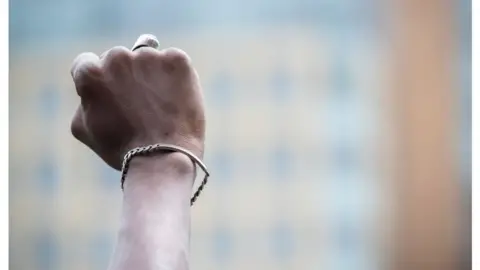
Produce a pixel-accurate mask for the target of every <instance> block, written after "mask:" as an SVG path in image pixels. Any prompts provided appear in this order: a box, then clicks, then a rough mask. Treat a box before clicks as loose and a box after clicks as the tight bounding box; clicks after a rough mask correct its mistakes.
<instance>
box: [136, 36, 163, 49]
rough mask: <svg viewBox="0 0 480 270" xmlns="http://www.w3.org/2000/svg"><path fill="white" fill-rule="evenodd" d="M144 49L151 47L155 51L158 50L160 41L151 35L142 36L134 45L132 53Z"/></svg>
mask: <svg viewBox="0 0 480 270" xmlns="http://www.w3.org/2000/svg"><path fill="white" fill-rule="evenodd" d="M142 47H150V48H153V49H158V47H159V42H158V39H157V38H156V37H155V36H154V35H150V34H144V35H141V36H140V37H139V38H138V39H137V41H136V42H135V44H134V45H133V48H132V51H135V50H138V49H140V48H142Z"/></svg>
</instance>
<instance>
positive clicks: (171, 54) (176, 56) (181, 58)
mask: <svg viewBox="0 0 480 270" xmlns="http://www.w3.org/2000/svg"><path fill="white" fill-rule="evenodd" d="M165 59H166V60H167V61H168V62H170V63H172V64H174V65H177V66H188V65H190V57H189V56H188V54H187V53H186V52H184V51H183V50H181V49H178V48H168V49H166V50H165Z"/></svg>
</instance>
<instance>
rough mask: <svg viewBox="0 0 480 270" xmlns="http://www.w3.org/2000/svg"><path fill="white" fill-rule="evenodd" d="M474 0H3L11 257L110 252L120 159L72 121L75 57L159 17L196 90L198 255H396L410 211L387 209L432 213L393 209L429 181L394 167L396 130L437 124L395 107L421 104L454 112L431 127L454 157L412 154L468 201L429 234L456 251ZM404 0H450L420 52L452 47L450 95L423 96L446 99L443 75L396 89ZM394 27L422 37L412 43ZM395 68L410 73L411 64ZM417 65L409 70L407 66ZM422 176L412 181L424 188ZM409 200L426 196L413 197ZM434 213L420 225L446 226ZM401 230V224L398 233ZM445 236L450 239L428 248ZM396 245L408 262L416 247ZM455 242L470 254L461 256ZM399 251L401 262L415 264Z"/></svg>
mask: <svg viewBox="0 0 480 270" xmlns="http://www.w3.org/2000/svg"><path fill="white" fill-rule="evenodd" d="M467 2H468V1H459V2H458V3H457V2H453V1H443V2H442V3H445V5H447V4H448V7H451V9H450V11H452V13H441V12H445V11H446V10H448V9H445V6H443V5H442V4H438V3H439V1H437V2H435V1H424V2H422V3H423V5H420V4H419V5H418V7H417V8H418V10H417V8H416V7H415V6H414V5H413V4H412V3H413V2H412V1H396V2H385V1H375V0H360V1H351V0H341V1H338V0H337V1H333V0H319V1H305V0H302V1H293V0H291V1H251V0H247V1H233V0H230V1H197V2H185V1H150V0H140V1H135V2H132V1H129V2H127V1H101V2H97V1H83V2H79V1H55V0H49V1H31V0H14V1H10V268H11V269H19V270H20V269H22V270H23V269H39V270H43V269H51V270H55V269H73V270H74V269H106V267H107V265H108V260H109V256H110V253H111V251H112V248H113V246H114V243H115V237H116V233H117V228H118V225H119V217H120V207H121V190H120V184H119V180H120V175H119V173H118V172H115V171H113V170H112V169H110V168H109V167H107V166H106V165H105V164H103V162H102V161H101V160H100V159H99V158H97V157H96V156H95V155H94V154H93V153H91V151H90V150H88V149H87V148H86V147H84V146H82V145H81V144H80V143H79V142H77V141H75V140H74V139H73V137H72V136H71V135H70V128H69V127H70V120H71V117H72V116H73V113H74V111H75V110H76V107H77V106H78V102H79V100H78V97H77V96H76V93H75V91H74V88H73V83H72V81H71V79H70V74H69V68H70V64H71V61H72V60H73V59H74V57H75V56H76V55H77V54H78V53H80V52H83V51H93V52H95V53H97V54H100V53H102V52H103V51H104V50H106V49H108V48H110V47H112V46H115V45H119V44H123V45H125V46H127V47H130V46H131V45H132V44H133V42H134V41H135V40H136V38H137V37H138V35H140V34H143V33H152V34H155V35H156V36H157V37H158V38H159V40H160V43H161V46H162V47H170V46H175V47H180V48H182V49H184V50H185V51H187V52H188V53H189V54H190V56H191V58H192V59H193V62H194V64H195V66H196V68H197V69H198V72H199V74H200V77H201V80H202V85H203V88H204V92H205V97H206V102H207V106H206V107H207V117H208V118H207V120H208V123H207V142H206V157H205V159H206V160H205V161H206V164H207V165H208V166H209V167H210V170H211V172H212V177H211V181H210V184H209V185H208V186H207V188H206V190H205V192H204V193H203V194H202V196H201V197H200V199H199V201H198V204H197V205H195V206H194V207H193V208H192V215H193V216H192V222H193V223H192V251H191V256H192V261H191V262H192V267H191V268H192V269H328V270H330V269H331V270H337V269H338V270H341V269H356V270H362V269H366V270H375V269H388V268H389V266H390V261H391V260H390V259H391V258H392V257H395V256H397V253H396V251H395V249H394V248H392V246H394V245H393V244H392V243H394V242H395V243H396V242H399V241H395V236H394V235H396V234H395V233H394V231H395V229H396V227H398V226H397V225H398V224H404V223H401V222H398V219H402V218H403V219H404V220H407V221H408V220H414V222H413V223H409V222H406V223H405V224H407V225H405V226H414V227H415V226H417V225H415V224H417V223H415V222H420V223H421V224H425V222H426V223H427V224H428V222H429V219H428V217H425V218H424V219H420V221H415V220H416V219H415V218H413V219H412V216H409V215H408V214H407V215H406V216H402V215H400V214H399V213H398V212H397V210H395V209H403V208H402V207H398V201H396V198H398V197H400V198H402V196H405V195H402V193H399V190H398V185H397V184H398V183H399V182H401V183H403V182H404V183H418V182H421V181H423V180H422V179H426V181H431V182H428V183H429V185H431V186H429V187H431V188H433V189H430V190H435V187H436V182H434V181H433V179H435V177H436V176H435V175H434V176H432V175H431V174H426V178H422V175H421V174H420V176H419V175H418V174H415V173H414V172H413V173H412V174H411V175H410V177H409V176H406V175H407V173H411V171H410V170H408V168H407V169H406V170H405V171H404V173H405V174H402V173H401V174H399V173H397V172H398V167H397V166H395V165H398V162H399V159H400V160H402V156H399V155H397V154H398V153H397V150H396V147H397V146H398V145H403V146H402V147H404V149H416V148H412V147H414V144H412V141H413V140H405V138H410V137H413V138H414V139H415V138H418V136H420V137H421V136H424V138H425V141H428V138H430V136H431V134H429V132H430V131H431V129H429V127H428V126H424V127H423V128H422V126H421V125H419V126H418V129H416V131H415V130H413V131H411V132H409V131H406V130H408V129H407V128H405V129H404V124H402V123H404V122H402V121H404V120H406V121H405V122H407V123H408V122H409V120H412V119H414V118H415V116H419V114H422V112H424V111H422V109H421V107H425V108H426V112H427V113H430V115H431V116H432V119H433V118H434V119H436V120H435V121H437V120H439V119H440V118H439V117H441V116H447V120H446V121H448V123H447V122H445V123H443V124H445V125H443V124H440V127H439V129H434V130H440V131H451V133H449V134H450V135H451V137H450V136H449V137H448V138H447V139H451V141H449V143H447V144H445V145H444V146H445V148H442V149H443V150H442V152H441V153H442V154H445V155H447V156H448V161H442V162H445V163H442V162H437V163H435V162H436V161H435V159H428V160H429V161H428V162H430V160H432V161H431V162H433V163H428V162H426V163H424V161H423V160H417V161H412V163H410V165H411V166H415V164H420V165H419V166H420V167H421V168H422V169H421V171H423V170H428V169H429V168H428V167H425V166H426V165H425V164H433V165H431V166H432V167H431V168H433V169H438V170H442V169H445V170H448V172H449V174H448V175H445V176H442V177H441V178H442V179H441V181H439V183H446V184H448V186H452V187H454V189H453V190H451V192H450V191H447V192H446V193H441V194H440V195H439V196H437V199H436V200H437V202H446V204H447V206H451V207H450V208H449V209H450V210H451V211H454V210H455V209H465V212H464V214H461V215H458V216H455V217H452V216H451V215H449V214H448V213H447V214H446V215H442V214H441V213H440V214H439V220H443V219H445V220H446V221H447V223H448V224H450V223H449V220H450V221H451V220H452V219H455V220H457V218H458V224H460V225H459V227H458V228H460V229H455V230H456V231H455V233H456V234H455V235H454V236H453V237H452V238H451V240H448V241H453V242H451V243H453V244H449V243H450V242H448V241H447V240H445V241H443V240H442V239H440V240H439V242H437V243H439V245H440V246H442V245H444V246H448V247H447V248H446V249H445V250H446V251H445V250H444V251H441V252H446V253H449V252H450V251H449V249H448V248H450V247H451V246H452V245H457V242H458V243H460V244H459V245H462V246H461V247H458V249H457V247H456V246H455V247H453V248H452V250H454V251H452V252H454V253H455V252H460V253H462V254H467V253H468V245H467V244H465V243H466V242H467V241H469V240H468V237H465V235H466V232H467V230H468V228H467V227H468V226H466V225H465V224H468V223H469V222H470V221H469V220H468V218H467V217H469V211H468V207H469V206H468V202H469V197H468V196H469V194H470V178H471V176H470V174H469V173H470V166H471V165H470V152H469V151H470V144H471V143H470V142H471V138H470V137H469V136H470V117H471V113H470V85H469V82H470V78H469V74H470V69H469V61H470V47H469V44H470V30H469V27H470V19H469V16H470V15H469V13H470V6H469V3H467ZM405 3H410V4H405ZM398 5H399V6H403V7H404V8H405V10H407V11H409V12H411V14H413V13H415V12H414V11H416V10H417V12H418V13H419V15H418V16H417V17H415V18H417V21H415V22H417V23H421V18H423V17H425V18H427V17H429V16H430V15H431V14H430V13H428V10H430V8H431V7H437V8H438V10H437V9H434V10H436V11H439V12H440V13H438V14H439V15H435V16H430V17H434V19H432V20H431V21H433V22H442V21H443V18H444V19H445V21H443V22H445V25H447V26H451V28H448V30H445V31H444V32H441V33H440V34H439V35H440V36H435V37H436V38H438V40H440V41H444V40H447V41H449V42H450V43H451V44H452V46H449V47H448V48H450V49H451V51H450V52H449V56H448V58H446V59H447V60H444V61H443V60H441V61H440V62H429V61H430V60H425V61H424V62H425V63H424V64H425V68H426V69H429V68H433V66H435V64H440V65H443V64H448V61H451V62H452V63H451V64H452V67H451V69H450V70H451V71H450V72H447V71H444V73H439V74H440V75H448V76H446V77H445V76H444V77H439V78H438V79H439V80H440V81H441V80H442V79H444V80H448V82H449V84H448V85H447V86H441V85H440V87H443V88H442V90H441V91H442V92H441V93H444V94H446V95H448V96H445V97H443V98H440V99H434V100H437V101H441V102H442V103H441V105H442V106H446V108H448V109H447V110H446V112H442V108H439V107H438V106H437V105H438V104H437V103H435V104H433V106H429V104H428V97H429V96H428V95H435V94H436V93H437V92H436V90H435V89H436V88H435V87H436V86H437V85H439V84H437V83H438V82H437V83H435V82H436V79H434V80H433V82H431V83H430V84H428V82H426V83H425V84H423V85H420V87H418V86H419V85H417V84H414V85H413V87H407V88H408V89H409V90H410V91H405V92H404V93H403V92H402V89H399V88H401V86H400V85H402V84H398V85H399V87H395V86H396V85H397V84H396V83H393V82H392V78H393V81H394V80H395V78H397V77H399V76H395V75H396V72H398V69H397V68H398V66H396V65H395V64H394V60H393V59H394V57H392V54H394V55H395V53H394V52H395V50H397V49H399V48H396V46H395V44H396V43H395V44H394V40H395V37H394V36H396V35H397V33H396V32H395V31H393V30H392V29H398V28H397V27H398V26H397V25H396V24H397V23H399V24H400V25H401V26H402V25H407V26H405V27H403V28H402V27H400V29H404V30H405V32H406V33H407V34H405V36H408V37H411V38H415V35H414V34H411V35H410V34H408V33H411V32H409V31H412V29H415V27H414V26H412V25H410V26H408V21H407V20H405V18H403V20H402V17H401V14H399V13H396V10H397V9H396V7H397V6H398ZM415 14H417V13H415ZM429 14H430V15H429ZM435 14H437V13H435ZM396 16H397V17H400V19H398V20H396V19H395V18H397V17H396ZM442 16H444V17H442ZM421 29H423V30H424V31H427V32H428V30H429V29H430V28H428V26H426V27H425V28H421ZM442 33H444V34H445V33H446V34H445V36H443V35H442ZM449 33H450V34H449ZM419 40H421V39H419ZM425 40H427V41H426V42H427V44H430V43H428V39H425ZM450 43H449V44H450ZM405 44H406V46H405V47H404V48H407V49H408V48H410V49H413V50H415V49H416V48H418V47H416V46H417V45H418V46H420V47H421V44H422V43H416V45H415V43H408V42H406V43H405ZM412 44H413V45H412ZM419 44H420V45H419ZM409 45H411V46H410V47H409ZM430 45H431V44H430ZM442 48H444V47H442ZM444 49H445V48H444ZM400 50H402V48H400ZM444 52H445V51H442V53H444ZM403 53H406V51H403ZM406 55H407V56H406V57H408V52H407V53H406ZM432 56H436V54H433V55H432ZM426 59H430V58H426ZM432 61H433V60H432ZM417 62H418V64H419V65H421V64H422V60H420V59H419V60H418V61H417ZM403 68H404V71H406V72H405V73H406V74H407V75H406V76H408V70H409V67H408V66H403ZM415 74H416V73H415V72H414V71H411V76H410V77H409V78H410V79H409V80H413V81H415V80H417V77H415V76H414V75H415ZM432 77H433V78H435V75H432ZM432 77H429V78H432ZM407 80H408V78H407ZM402 82H404V81H402ZM422 86H426V87H427V88H428V89H425V91H426V93H427V95H424V96H422V98H423V99H422V100H423V101H426V103H425V104H424V105H422V106H419V105H418V104H417V103H414V101H415V100H417V99H416V96H415V95H416V93H419V91H420V90H421V88H422ZM419 89H420V90H419ZM403 98H404V99H403ZM409 101H410V102H409ZM402 102H405V103H402ZM404 105H405V106H404ZM410 105H411V106H412V107H408V106H410ZM397 108H400V110H397ZM402 108H403V109H404V111H405V108H406V109H407V111H408V112H410V114H408V113H407V114H405V113H402V110H401V109H402ZM409 108H411V110H410V109H409ZM429 108H433V109H431V110H430V109H429ZM398 116H400V117H398ZM427 121H428V119H427ZM415 127H417V126H415ZM399 131H401V132H399ZM408 134H409V135H408ZM414 135H418V136H414ZM409 136H410V137H409ZM399 137H400V138H399ZM445 140H446V138H443V137H442V138H439V139H438V140H437V141H435V142H436V143H439V144H443V143H444V142H445ZM399 142H400V143H399ZM422 142H424V141H419V142H418V143H419V144H420V145H422ZM403 143H404V144H403ZM436 146H437V145H436V144H435V145H432V146H431V147H436ZM448 147H449V148H448ZM447 148H448V149H447ZM422 149H424V150H422ZM431 149H432V148H428V147H426V148H419V149H418V152H410V154H411V155H412V157H413V158H415V157H419V156H420V157H431V156H429V155H424V153H430V152H429V151H430V150H431ZM422 153H423V154H422ZM414 160H416V159H414ZM407 163H408V162H407ZM402 164H403V163H402ZM438 164H443V165H445V166H442V168H437V167H435V166H436V165H438ZM402 177H404V178H402ZM409 179H410V180H411V182H409V181H408V180H409ZM412 179H414V180H412ZM415 179H417V180H415ZM418 179H420V180H418ZM404 180H405V181H404ZM460 180H461V181H460ZM408 187H410V188H413V189H414V190H416V189H415V188H414V185H413V184H412V185H410V184H408V185H407V189H408ZM462 188H463V190H464V191H463V193H461V194H460V193H459V194H456V193H455V190H459V191H461V190H462ZM420 190H421V191H419V192H423V193H421V194H420V195H419V196H422V195H425V196H426V195H427V194H426V193H428V191H429V189H428V187H427V188H424V189H420ZM442 194H443V195H442ZM445 194H446V195H445ZM444 195H445V196H450V195H451V196H453V197H455V196H457V197H456V198H467V199H464V201H465V202H466V203H465V204H464V205H463V206H462V202H458V201H457V200H455V199H452V200H448V201H445V197H444ZM467 195H468V196H467ZM403 198H408V197H403ZM415 202H417V203H420V204H423V201H422V198H417V199H416V201H415ZM400 203H401V201H400ZM400 206H401V205H400ZM409 207H410V206H409ZM411 207H413V208H415V205H414V204H413V206H411ZM409 209H411V208H409ZM400 211H403V210H400ZM406 212H407V213H410V212H408V211H406ZM420 213H423V212H420ZM449 213H450V212H449ZM454 223H455V222H454ZM408 224H410V225H408ZM411 224H413V225H411ZM452 224H453V223H452ZM455 224H457V223H455ZM430 225H431V224H430ZM433 225H434V227H435V224H433ZM400 226H401V225H400ZM452 226H456V225H452ZM442 228H443V227H442ZM442 228H440V229H439V230H438V231H436V232H434V233H432V234H429V235H432V236H438V235H441V234H442V232H444V231H442V230H443V229H442ZM452 228H453V227H452ZM455 228H457V227H455ZM445 230H450V227H448V228H446V229H445ZM407 231H408V230H407ZM420 232H421V230H420ZM397 237H398V236H397ZM411 237H412V234H408V232H407V236H406V237H405V239H406V247H407V249H409V250H411V249H412V246H408V245H409V243H410V245H411V242H409V239H411ZM461 237H464V239H462V240H461V241H456V240H457V239H459V238H461ZM400 242H401V241H400ZM427 242H428V241H427ZM445 243H447V244H445ZM461 243H464V244H461ZM430 246H431V245H429V244H428V243H427V244H426V246H425V247H430ZM462 249H464V250H465V251H462ZM458 250H459V251H458ZM438 254H444V253H435V251H433V253H430V255H428V254H427V255H426V256H433V257H429V258H428V259H431V258H434V257H435V255H438ZM402 256H406V257H401V258H404V261H403V263H406V261H405V260H408V258H413V259H412V260H415V258H416V257H415V256H414V255H408V254H406V255H405V254H404V255H402ZM417 260H418V258H417ZM462 260H463V261H464V262H465V263H466V264H468V260H469V258H463V259H462ZM420 265H421V264H420ZM427 265H428V262H427ZM404 266H405V264H403V265H402V266H400V267H401V268H402V267H404ZM409 266H410V267H407V268H403V269H422V268H415V265H409ZM417 266H418V265H417ZM423 269H427V268H423ZM428 269H430V268H428ZM437 269H438V268H437ZM445 269H447V268H445ZM465 269H467V268H465Z"/></svg>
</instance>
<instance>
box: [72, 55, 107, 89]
mask: <svg viewBox="0 0 480 270" xmlns="http://www.w3.org/2000/svg"><path fill="white" fill-rule="evenodd" d="M70 75H71V76H72V78H73V82H74V83H75V87H76V88H77V93H78V94H79V95H80V96H84V94H86V92H87V91H88V89H91V88H92V87H91V86H92V85H94V84H95V83H96V82H98V81H99V80H100V79H101V77H102V71H101V68H100V60H99V58H98V56H97V55H96V54H94V53H91V52H86V53H82V54H80V55H78V56H77V57H76V58H75V60H73V64H72V67H71V69H70Z"/></svg>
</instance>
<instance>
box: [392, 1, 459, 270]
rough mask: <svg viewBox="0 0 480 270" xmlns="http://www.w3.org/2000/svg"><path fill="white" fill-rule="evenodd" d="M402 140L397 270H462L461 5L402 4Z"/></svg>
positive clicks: (398, 34)
mask: <svg viewBox="0 0 480 270" xmlns="http://www.w3.org/2000/svg"><path fill="white" fill-rule="evenodd" d="M396 5H397V8H398V9H397V10H396V11H395V14H396V15H395V16H397V17H396V19H395V20H394V21H395V27H394V28H395V32H394V36H395V39H394V44H395V46H394V47H395V48H394V55H395V56H394V57H395V58H396V66H395V73H394V77H395V80H394V81H395V89H396V98H397V99H398V100H397V101H398V102H396V103H397V105H398V107H397V109H398V110H397V112H398V116H399V119H400V121H399V122H398V123H399V125H398V134H397V136H398V138H399V156H398V157H399V159H398V161H399V162H398V165H399V167H398V179H397V180H398V182H397V183H398V185H397V190H396V191H397V192H398V195H399V196H398V199H399V200H398V204H397V205H398V209H397V212H396V213H397V216H396V225H397V235H396V242H395V243H396V246H395V247H396V251H395V267H394V269H398V270H430V269H431V270H457V269H458V258H459V256H458V255H459V254H458V252H459V245H460V243H459V240H460V238H459V233H460V232H459V231H458V230H459V217H460V216H459V215H460V202H459V196H460V194H459V192H460V179H459V174H458V164H457V163H458V153H457V151H456V149H458V146H457V144H456V141H458V138H457V137H458V133H459V116H458V115H457V108H456V106H458V105H457V104H458V98H459V95H460V90H459V89H457V87H455V85H456V81H455V80H456V76H458V74H457V73H458V72H457V70H458V67H457V63H456V62H455V61H456V59H457V58H458V56H456V55H455V53H456V52H457V50H456V46H457V44H456V40H457V38H456V36H455V35H456V31H455V25H454V23H455V20H454V19H455V17H454V16H455V8H456V2H455V1H447V0H420V1H419V0H397V1H396Z"/></svg>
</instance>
